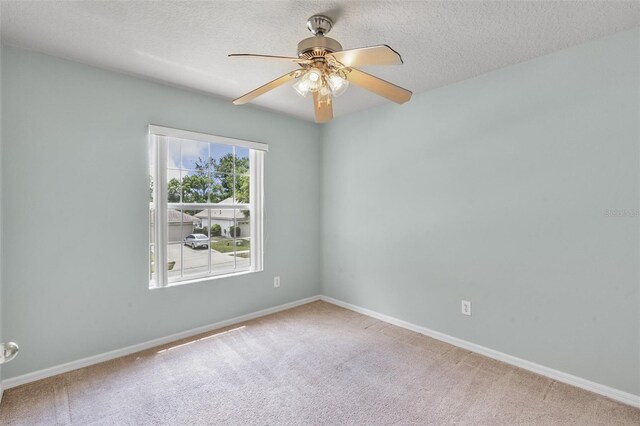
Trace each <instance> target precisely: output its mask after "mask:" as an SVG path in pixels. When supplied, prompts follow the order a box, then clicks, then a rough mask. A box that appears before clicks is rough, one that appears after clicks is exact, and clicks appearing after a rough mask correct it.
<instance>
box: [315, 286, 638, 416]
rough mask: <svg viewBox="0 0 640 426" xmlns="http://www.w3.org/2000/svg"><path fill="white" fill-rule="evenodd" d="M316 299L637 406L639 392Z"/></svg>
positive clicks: (386, 316) (407, 323)
mask: <svg viewBox="0 0 640 426" xmlns="http://www.w3.org/2000/svg"><path fill="white" fill-rule="evenodd" d="M320 300H322V301H324V302H328V303H331V304H334V305H337V306H340V307H342V308H345V309H349V310H351V311H354V312H358V313H360V314H363V315H367V316H370V317H372V318H376V319H379V320H380V321H384V322H387V323H389V324H393V325H397V326H398V327H402V328H406V329H407V330H411V331H415V332H416V333H420V334H424V335H425V336H429V337H433V338H434V339H437V340H441V341H443V342H446V343H449V344H451V345H454V346H457V347H460V348H463V349H468V350H470V351H472V352H475V353H478V354H481V355H484V356H486V357H489V358H493V359H496V360H498V361H502V362H505V363H507V364H510V365H513V366H515V367H520V368H523V369H525V370H528V371H531V372H533V373H537V374H540V375H542V376H546V377H549V378H550V379H553V380H557V381H558V382H562V383H566V384H568V385H572V386H575V387H578V388H581V389H585V390H588V391H590V392H594V393H597V394H599V395H603V396H606V397H608V398H611V399H613V400H616V401H619V402H622V403H624V404H628V405H631V406H633V407H637V408H640V395H634V394H631V393H628V392H624V391H621V390H618V389H615V388H612V387H609V386H605V385H601V384H599V383H595V382H592V381H590V380H587V379H583V378H581V377H577V376H574V375H572V374H568V373H564V372H562V371H558V370H554V369H553V368H549V367H545V366H544V365H540V364H536V363H534V362H530V361H527V360H524V359H521V358H517V357H515V356H511V355H508V354H505V353H503V352H499V351H496V350H493V349H489V348H486V347H484V346H480V345H477V344H475V343H471V342H467V341H466V340H462V339H458V338H457V337H453V336H449V335H447V334H444V333H440V332H439V331H435V330H431V329H428V328H426V327H421V326H419V325H415V324H411V323H409V322H407V321H403V320H400V319H397V318H394V317H390V316H388V315H384V314H381V313H378V312H375V311H372V310H370V309H366V308H362V307H360V306H356V305H352V304H350V303H346V302H343V301H341V300H337V299H334V298H331V297H328V296H320Z"/></svg>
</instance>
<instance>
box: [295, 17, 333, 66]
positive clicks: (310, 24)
mask: <svg viewBox="0 0 640 426" xmlns="http://www.w3.org/2000/svg"><path fill="white" fill-rule="evenodd" d="M331 27H333V21H332V20H331V19H330V18H329V17H327V16H324V15H313V16H312V17H311V18H309V19H308V20H307V28H308V29H309V31H311V33H312V34H313V37H309V38H305V39H304V40H302V41H301V42H300V43H298V57H299V58H303V57H304V58H309V59H311V58H314V59H319V60H324V58H323V57H324V55H325V53H333V52H339V51H341V50H342V46H341V45H340V43H338V42H337V41H336V40H334V39H332V38H331V37H325V34H327V33H328V32H329V31H330V30H331Z"/></svg>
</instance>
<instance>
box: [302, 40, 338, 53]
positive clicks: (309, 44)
mask: <svg viewBox="0 0 640 426" xmlns="http://www.w3.org/2000/svg"><path fill="white" fill-rule="evenodd" d="M341 50H342V45H340V43H338V42H337V41H336V40H334V39H332V38H330V37H324V36H315V37H309V38H305V39H304V40H302V41H301V42H300V43H298V57H303V56H305V54H311V56H312V57H314V56H316V55H315V54H313V52H315V51H324V52H329V53H331V52H339V51H341Z"/></svg>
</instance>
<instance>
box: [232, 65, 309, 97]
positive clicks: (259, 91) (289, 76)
mask: <svg viewBox="0 0 640 426" xmlns="http://www.w3.org/2000/svg"><path fill="white" fill-rule="evenodd" d="M297 72H298V70H296V71H291V72H290V73H287V74H285V75H283V76H282V77H278V78H276V79H275V80H272V81H270V82H268V83H267V84H265V85H262V86H260V87H258V88H257V89H255V90H252V91H251V92H249V93H245V94H244V95H242V96H240V97H239V98H238V99H235V100H234V101H233V103H234V105H242V104H246V103H247V102H249V101H251V100H253V99H255V98H257V97H258V96H260V95H263V94H265V93H267V92H268V91H269V90H273V89H275V88H276V87H278V86H282V85H283V84H285V83H286V82H288V81H291V80H293V79H294V78H296V73H297Z"/></svg>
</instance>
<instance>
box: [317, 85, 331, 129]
mask: <svg viewBox="0 0 640 426" xmlns="http://www.w3.org/2000/svg"><path fill="white" fill-rule="evenodd" d="M313 109H314V110H315V112H316V123H326V122H327V121H331V119H332V118H333V106H332V105H331V96H329V95H326V96H321V95H319V94H318V92H313Z"/></svg>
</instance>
